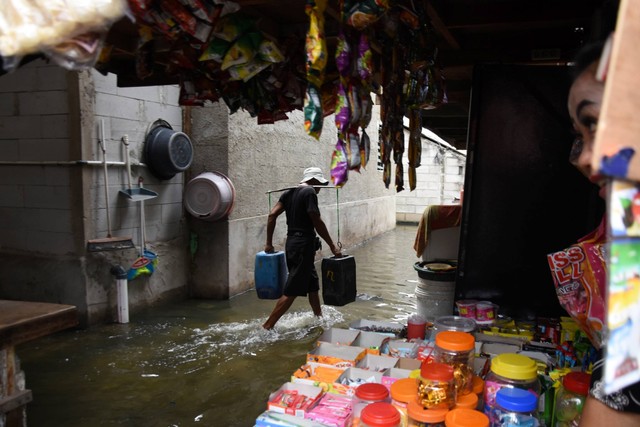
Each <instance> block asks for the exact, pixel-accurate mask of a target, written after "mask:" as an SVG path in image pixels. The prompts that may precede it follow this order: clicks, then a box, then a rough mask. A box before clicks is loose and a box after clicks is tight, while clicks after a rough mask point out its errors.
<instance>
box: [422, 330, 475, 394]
mask: <svg viewBox="0 0 640 427" xmlns="http://www.w3.org/2000/svg"><path fill="white" fill-rule="evenodd" d="M475 342H476V340H475V338H474V336H473V335H471V334H470V333H468V332H460V331H444V332H438V333H437V334H436V339H435V343H436V346H435V348H434V352H433V353H434V361H435V362H440V363H445V364H447V365H449V366H451V367H452V368H453V375H454V378H455V386H456V393H457V394H459V395H462V394H467V393H471V392H472V390H473V361H474V358H475Z"/></svg>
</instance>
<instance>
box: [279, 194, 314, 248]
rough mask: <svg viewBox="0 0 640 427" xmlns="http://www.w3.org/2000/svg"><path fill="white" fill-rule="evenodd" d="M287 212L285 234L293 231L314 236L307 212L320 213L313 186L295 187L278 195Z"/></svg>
mask: <svg viewBox="0 0 640 427" xmlns="http://www.w3.org/2000/svg"><path fill="white" fill-rule="evenodd" d="M280 202H281V203H282V204H283V205H284V209H285V212H286V214H287V234H288V235H291V234H292V233H294V232H303V233H305V234H306V233H311V234H313V235H314V236H315V230H314V228H313V223H312V222H311V218H310V217H309V212H312V213H317V214H319V213H320V209H319V208H318V195H317V194H316V190H315V189H314V188H313V187H310V186H309V187H307V186H302V187H296V188H294V189H292V190H288V191H286V192H285V193H284V194H282V196H280Z"/></svg>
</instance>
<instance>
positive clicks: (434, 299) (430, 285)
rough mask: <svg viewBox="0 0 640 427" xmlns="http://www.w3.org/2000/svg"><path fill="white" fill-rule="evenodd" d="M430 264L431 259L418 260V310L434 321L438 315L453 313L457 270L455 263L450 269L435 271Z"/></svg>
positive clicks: (416, 264) (425, 317)
mask: <svg viewBox="0 0 640 427" xmlns="http://www.w3.org/2000/svg"><path fill="white" fill-rule="evenodd" d="M430 264H431V263H430V262H429V261H426V262H417V263H415V264H414V268H415V270H416V271H417V272H418V285H417V286H416V299H417V312H418V314H419V315H420V316H422V317H423V318H424V319H426V320H427V321H430V322H433V321H434V320H435V319H437V318H438V317H441V316H450V315H452V314H453V301H454V297H455V290H456V286H455V274H456V271H455V265H451V267H452V269H450V270H446V271H434V270H431V269H430V268H429V265H430ZM438 264H442V263H438Z"/></svg>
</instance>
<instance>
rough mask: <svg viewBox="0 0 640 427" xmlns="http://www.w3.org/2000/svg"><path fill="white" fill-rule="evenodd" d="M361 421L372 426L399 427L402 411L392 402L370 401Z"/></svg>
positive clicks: (361, 416) (362, 413)
mask: <svg viewBox="0 0 640 427" xmlns="http://www.w3.org/2000/svg"><path fill="white" fill-rule="evenodd" d="M363 385H364V384H363ZM360 421H361V422H363V423H365V424H366V425H368V426H371V427H374V426H375V427H397V426H398V425H399V424H400V412H398V410H397V409H396V408H395V406H393V405H392V404H391V403H387V402H376V403H370V404H368V405H367V406H365V407H364V408H363V409H362V412H361V413H360Z"/></svg>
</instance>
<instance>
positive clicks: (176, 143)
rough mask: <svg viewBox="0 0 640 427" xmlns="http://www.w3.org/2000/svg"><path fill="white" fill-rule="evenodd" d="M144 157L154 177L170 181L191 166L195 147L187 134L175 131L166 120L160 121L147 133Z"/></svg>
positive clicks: (154, 123) (153, 124)
mask: <svg viewBox="0 0 640 427" xmlns="http://www.w3.org/2000/svg"><path fill="white" fill-rule="evenodd" d="M144 157H145V163H146V164H147V166H148V168H149V171H150V172H151V173H152V174H153V176H155V177H156V178H158V179H160V180H168V179H171V178H173V177H174V176H175V175H176V174H177V173H179V172H184V171H185V170H186V169H187V168H189V166H191V163H192V162H193V145H192V144H191V139H189V137H188V136H187V135H186V134H184V133H183V132H177V131H175V130H173V128H172V127H171V125H170V124H169V123H167V122H166V121H165V120H162V119H158V120H156V121H155V122H153V123H152V124H151V126H150V127H149V129H148V131H147V136H146V138H145V143H144Z"/></svg>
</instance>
